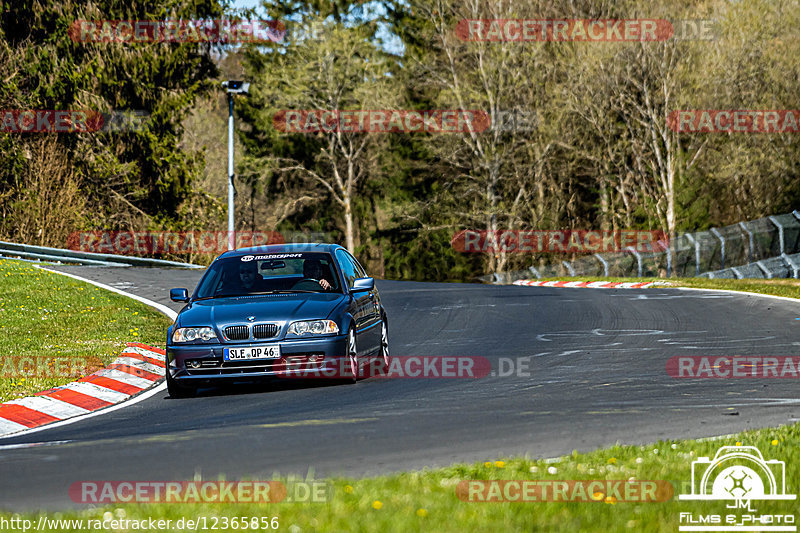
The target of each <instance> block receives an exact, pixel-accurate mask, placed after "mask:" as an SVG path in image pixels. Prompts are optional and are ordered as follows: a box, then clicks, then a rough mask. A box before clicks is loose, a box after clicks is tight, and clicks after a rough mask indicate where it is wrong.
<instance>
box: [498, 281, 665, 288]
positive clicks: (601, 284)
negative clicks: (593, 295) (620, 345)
mask: <svg viewBox="0 0 800 533" xmlns="http://www.w3.org/2000/svg"><path fill="white" fill-rule="evenodd" d="M514 285H524V286H526V287H570V288H587V289H647V288H650V287H657V286H669V285H670V283H669V282H668V281H637V282H631V281H538V280H533V279H519V280H517V281H515V282H514Z"/></svg>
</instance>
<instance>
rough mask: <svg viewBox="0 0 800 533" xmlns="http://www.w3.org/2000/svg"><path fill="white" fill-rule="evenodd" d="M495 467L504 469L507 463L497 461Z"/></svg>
mask: <svg viewBox="0 0 800 533" xmlns="http://www.w3.org/2000/svg"><path fill="white" fill-rule="evenodd" d="M494 466H496V467H497V468H503V467H504V466H506V463H505V462H504V461H495V462H494Z"/></svg>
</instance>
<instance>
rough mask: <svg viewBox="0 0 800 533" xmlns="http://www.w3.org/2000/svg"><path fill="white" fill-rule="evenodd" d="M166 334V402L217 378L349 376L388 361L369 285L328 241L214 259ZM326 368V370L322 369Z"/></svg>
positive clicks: (182, 298)
mask: <svg viewBox="0 0 800 533" xmlns="http://www.w3.org/2000/svg"><path fill="white" fill-rule="evenodd" d="M170 298H171V299H172V300H173V301H175V302H186V306H185V307H184V308H183V309H182V310H181V312H180V313H179V314H178V317H177V318H176V319H175V323H174V324H172V326H170V328H169V330H168V332H167V388H168V390H169V394H170V396H171V397H173V398H177V397H185V396H191V395H193V394H194V393H195V392H196V391H197V388H198V387H201V386H209V385H214V384H216V383H221V382H223V381H228V382H231V381H251V380H257V379H260V378H271V377H274V376H280V375H285V374H286V371H287V369H291V368H297V367H298V366H299V367H303V366H309V365H310V366H312V367H313V368H315V369H317V370H321V371H322V373H321V375H335V376H340V375H341V372H340V370H341V369H342V368H343V367H344V368H347V370H348V372H346V373H345V374H346V375H347V376H349V379H350V380H352V381H356V380H357V379H358V377H359V374H360V373H361V372H360V371H361V369H362V368H363V367H364V366H366V365H367V364H368V363H370V362H375V361H377V362H379V363H380V364H381V365H385V367H386V368H388V366H389V342H388V324H387V320H386V312H385V311H384V309H383V306H382V305H381V299H380V295H379V294H378V291H377V290H376V289H375V281H374V280H373V278H370V277H368V276H367V274H366V272H365V271H364V269H363V267H362V266H361V265H360V264H359V263H358V261H357V260H356V259H355V258H354V257H353V256H352V255H350V253H348V251H347V250H346V249H345V248H343V247H341V246H339V245H333V244H283V245H274V246H259V247H256V248H242V249H239V250H233V251H230V252H226V253H224V254H222V255H220V256H219V257H218V258H217V259H215V260H214V262H213V263H211V265H210V266H209V267H208V269H207V270H206V272H205V274H204V275H203V277H202V279H201V280H200V282H199V283H198V285H197V288H196V289H195V292H194V294H193V295H192V296H191V297H190V296H189V293H188V291H187V290H186V289H172V290H171V291H170ZM328 369H330V370H331V373H328V372H326V370H328Z"/></svg>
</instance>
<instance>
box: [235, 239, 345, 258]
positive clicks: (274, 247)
mask: <svg viewBox="0 0 800 533" xmlns="http://www.w3.org/2000/svg"><path fill="white" fill-rule="evenodd" d="M339 248H342V249H344V248H343V247H342V246H341V245H339V244H323V243H317V242H314V243H306V242H303V243H285V244H268V245H264V246H250V247H248V248H237V249H236V250H230V251H227V252H225V253H224V254H222V255H221V256H219V259H222V258H227V257H238V256H242V255H250V254H280V253H296V252H325V253H330V254H332V253H333V252H335V251H336V250H338V249H339Z"/></svg>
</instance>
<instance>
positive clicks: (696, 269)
mask: <svg viewBox="0 0 800 533" xmlns="http://www.w3.org/2000/svg"><path fill="white" fill-rule="evenodd" d="M686 238H687V239H689V241H690V242H691V243H692V244H694V275H695V277H696V276H699V275H700V242H699V241H698V240H697V239H695V238H694V237H692V234H691V233H687V234H686Z"/></svg>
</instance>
